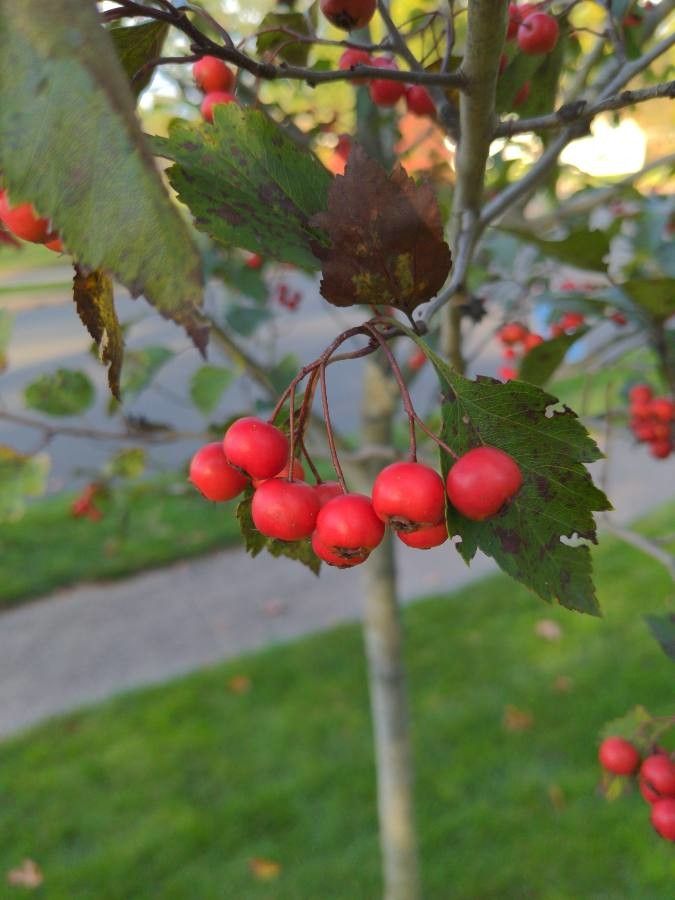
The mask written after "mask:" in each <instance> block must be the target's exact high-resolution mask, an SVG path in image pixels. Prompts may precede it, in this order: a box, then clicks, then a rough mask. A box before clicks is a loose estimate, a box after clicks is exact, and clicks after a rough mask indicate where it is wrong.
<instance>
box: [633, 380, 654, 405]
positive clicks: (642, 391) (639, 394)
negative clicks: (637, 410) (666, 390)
mask: <svg viewBox="0 0 675 900" xmlns="http://www.w3.org/2000/svg"><path fill="white" fill-rule="evenodd" d="M628 399H629V400H630V402H631V404H638V403H649V401H650V400H651V399H652V389H651V388H650V387H649V385H648V384H636V385H634V386H633V387H632V388H631V389H630V390H629V391H628Z"/></svg>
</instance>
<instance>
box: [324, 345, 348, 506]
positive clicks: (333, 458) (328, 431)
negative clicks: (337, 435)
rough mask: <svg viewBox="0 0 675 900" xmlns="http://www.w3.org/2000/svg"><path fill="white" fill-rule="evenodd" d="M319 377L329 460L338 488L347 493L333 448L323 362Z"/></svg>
mask: <svg viewBox="0 0 675 900" xmlns="http://www.w3.org/2000/svg"><path fill="white" fill-rule="evenodd" d="M319 376H320V378H321V403H322V405H323V418H324V421H325V423H326V437H327V438H328V446H329V448H330V458H331V461H332V463H333V468H334V469H335V474H336V475H337V480H338V481H339V483H340V487H341V488H342V490H343V491H344V492H345V494H346V493H347V485H346V483H345V476H344V473H343V471H342V466H341V465H340V459H339V457H338V454H337V448H336V447H335V439H334V437H333V423H332V422H331V417H330V405H329V403H328V390H327V387H326V363H325V361H324V362H322V363H321V365H320V366H319Z"/></svg>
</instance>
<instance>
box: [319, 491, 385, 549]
mask: <svg viewBox="0 0 675 900" xmlns="http://www.w3.org/2000/svg"><path fill="white" fill-rule="evenodd" d="M316 537H317V541H318V542H319V544H321V545H323V546H324V547H327V548H328V549H329V550H331V551H333V552H334V553H336V554H337V555H338V556H341V557H343V558H344V559H354V558H355V557H357V556H363V554H367V553H370V551H371V550H373V549H374V548H375V547H377V545H378V544H379V543H380V541H381V540H382V538H383V537H384V523H383V522H382V520H381V519H379V518H378V517H377V515H376V514H375V510H374V509H373V504H372V503H371V502H370V499H369V498H368V497H365V496H364V495H363V494H342V495H341V496H338V497H334V498H333V499H332V500H329V501H328V503H326V505H325V506H323V507H322V508H321V511H320V512H319V515H318V517H317V520H316Z"/></svg>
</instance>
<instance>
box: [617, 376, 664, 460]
mask: <svg viewBox="0 0 675 900" xmlns="http://www.w3.org/2000/svg"><path fill="white" fill-rule="evenodd" d="M628 400H629V404H630V405H629V411H630V427H631V431H632V432H633V434H634V435H635V437H636V438H637V440H638V441H639V442H640V443H645V444H649V452H650V453H651V455H652V456H653V457H655V458H656V459H666V458H667V457H668V456H670V454H671V453H672V452H673V432H674V429H675V402H673V400H672V398H670V397H655V396H654V392H653V391H652V389H651V387H650V386H649V385H648V384H636V385H634V387H632V388H631V389H630V391H629V393H628Z"/></svg>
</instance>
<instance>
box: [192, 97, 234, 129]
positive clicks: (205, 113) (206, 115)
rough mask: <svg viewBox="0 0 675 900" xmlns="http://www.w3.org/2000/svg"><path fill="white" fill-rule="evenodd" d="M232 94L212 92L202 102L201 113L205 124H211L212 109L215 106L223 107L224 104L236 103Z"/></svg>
mask: <svg viewBox="0 0 675 900" xmlns="http://www.w3.org/2000/svg"><path fill="white" fill-rule="evenodd" d="M236 102H237V100H236V97H235V96H234V94H228V92H227V91H212V92H211V93H210V94H207V95H206V97H204V99H203V100H202V105H201V113H202V119H204V121H205V122H213V109H214V107H216V106H224V105H225V104H226V103H236Z"/></svg>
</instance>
